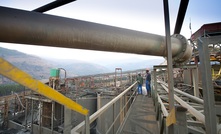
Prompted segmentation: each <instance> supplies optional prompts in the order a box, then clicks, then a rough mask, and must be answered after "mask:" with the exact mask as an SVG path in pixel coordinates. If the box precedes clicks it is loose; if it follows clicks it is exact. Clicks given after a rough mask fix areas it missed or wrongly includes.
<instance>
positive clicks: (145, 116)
mask: <svg viewBox="0 0 221 134" xmlns="http://www.w3.org/2000/svg"><path fill="white" fill-rule="evenodd" d="M154 109H155V107H154V104H153V99H152V98H151V97H147V96H144V95H138V96H137V97H136V100H135V102H134V104H133V105H132V107H131V111H130V113H129V116H128V118H127V120H126V122H125V124H124V126H123V128H122V131H121V132H120V134H159V129H158V122H157V121H156V112H155V111H154Z"/></svg>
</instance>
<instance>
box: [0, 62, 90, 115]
mask: <svg viewBox="0 0 221 134" xmlns="http://www.w3.org/2000/svg"><path fill="white" fill-rule="evenodd" d="M0 74H1V75H3V76H5V77H7V78H9V79H11V80H13V81H15V82H17V83H19V84H21V85H23V86H26V87H28V88H30V89H31V90H33V91H35V92H37V93H39V94H41V95H43V96H45V97H47V98H49V99H51V100H54V101H56V102H58V103H60V104H62V105H64V106H66V107H67V108H70V109H72V110H74V111H76V112H79V113H81V114H83V115H87V114H88V112H89V111H88V110H87V109H85V108H84V107H82V106H81V105H80V104H78V103H76V102H74V101H73V100H71V99H70V98H68V97H66V96H64V95H62V94H61V93H59V92H58V91H56V90H54V89H53V88H51V87H49V86H47V85H45V84H44V83H42V82H41V81H39V80H36V79H34V78H32V76H30V75H29V74H28V73H26V72H24V71H22V70H20V69H18V68H17V67H15V66H13V65H12V64H10V63H9V62H7V61H6V60H4V59H3V58H0Z"/></svg>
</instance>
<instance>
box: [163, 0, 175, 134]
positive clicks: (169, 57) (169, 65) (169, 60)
mask: <svg viewBox="0 0 221 134" xmlns="http://www.w3.org/2000/svg"><path fill="white" fill-rule="evenodd" d="M163 6H164V21H165V33H166V49H165V50H166V54H167V71H168V80H169V81H168V89H169V95H168V98H169V112H170V113H169V114H175V113H173V112H172V110H173V109H174V90H173V62H172V51H171V50H172V49H171V37H170V15H169V4H168V0H163ZM172 116H173V115H172ZM174 116H175V115H174ZM168 133H170V134H174V124H170V125H169V126H168Z"/></svg>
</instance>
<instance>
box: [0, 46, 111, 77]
mask: <svg viewBox="0 0 221 134" xmlns="http://www.w3.org/2000/svg"><path fill="white" fill-rule="evenodd" d="M0 57H2V58H4V59H5V60H7V61H9V62H10V63H11V64H13V65H14V66H16V67H18V68H20V69H22V70H23V71H25V72H27V73H28V74H30V75H31V76H33V77H34V78H36V79H47V78H49V77H50V69H52V68H64V69H65V70H66V72H67V76H68V77H73V76H77V75H89V74H99V73H105V72H109V71H110V70H109V69H107V68H106V67H104V66H101V65H97V64H93V63H88V62H83V61H78V60H58V59H43V58H40V57H37V56H33V55H28V54H25V53H22V52H19V51H16V50H10V49H6V48H1V47H0ZM61 73H62V72H61Z"/></svg>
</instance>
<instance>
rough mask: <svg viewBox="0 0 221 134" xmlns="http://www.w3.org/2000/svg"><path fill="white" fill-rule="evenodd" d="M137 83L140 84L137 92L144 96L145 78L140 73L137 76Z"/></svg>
mask: <svg viewBox="0 0 221 134" xmlns="http://www.w3.org/2000/svg"><path fill="white" fill-rule="evenodd" d="M137 83H138V87H137V92H138V94H142V85H143V77H142V76H141V74H140V73H139V74H138V76H137Z"/></svg>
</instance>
